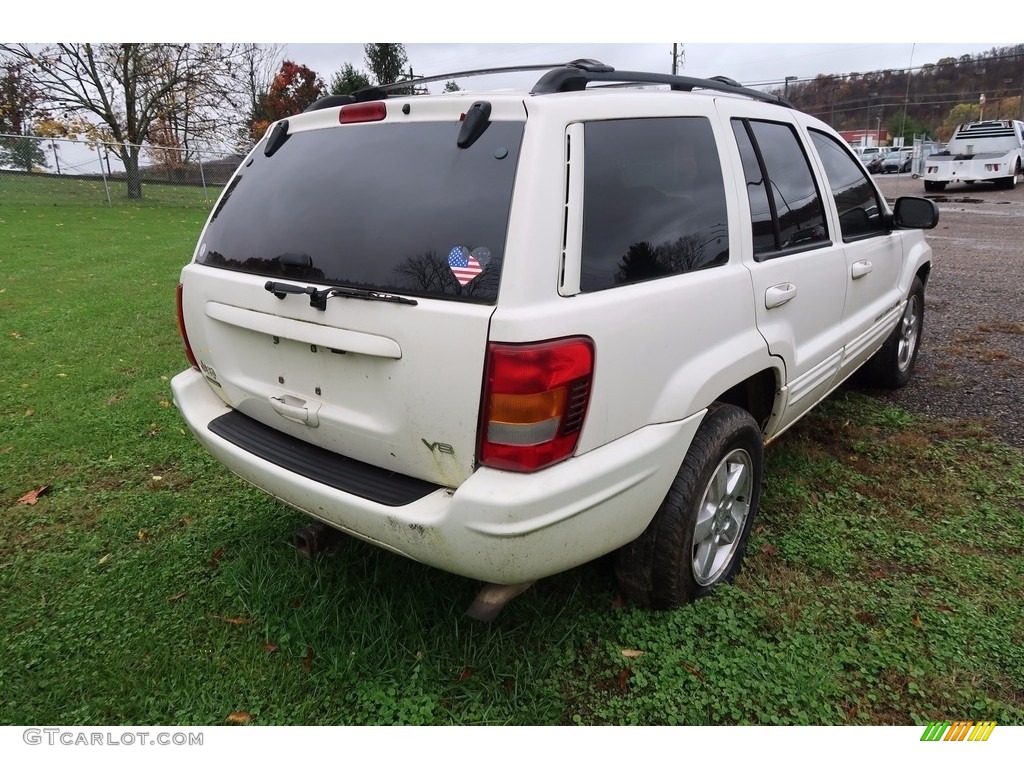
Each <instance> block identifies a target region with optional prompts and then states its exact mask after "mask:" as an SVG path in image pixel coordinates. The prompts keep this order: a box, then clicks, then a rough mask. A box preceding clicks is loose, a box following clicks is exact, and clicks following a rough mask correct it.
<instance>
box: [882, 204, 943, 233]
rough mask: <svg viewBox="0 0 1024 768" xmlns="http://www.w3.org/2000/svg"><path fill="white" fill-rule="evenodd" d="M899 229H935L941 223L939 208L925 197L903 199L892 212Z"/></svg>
mask: <svg viewBox="0 0 1024 768" xmlns="http://www.w3.org/2000/svg"><path fill="white" fill-rule="evenodd" d="M892 223H893V226H894V227H896V228H897V229H934V228H935V225H936V224H938V223H939V206H937V205H936V204H935V201H934V200H929V199H927V198H925V197H901V198H899V199H897V200H896V205H895V206H894V207H893V211H892Z"/></svg>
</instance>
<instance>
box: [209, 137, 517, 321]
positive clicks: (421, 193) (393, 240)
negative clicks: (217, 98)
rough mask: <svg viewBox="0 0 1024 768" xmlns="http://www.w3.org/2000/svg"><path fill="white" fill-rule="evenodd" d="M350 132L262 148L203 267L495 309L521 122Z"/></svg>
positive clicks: (219, 224)
mask: <svg viewBox="0 0 1024 768" xmlns="http://www.w3.org/2000/svg"><path fill="white" fill-rule="evenodd" d="M460 127H461V124H460V123H458V122H446V123H436V122H418V123H408V124H400V125H397V124H386V123H384V124H368V125H348V126H341V127H338V128H327V129H321V130H315V131H305V132H299V133H295V134H292V135H291V136H289V137H288V139H287V141H285V142H284V143H283V144H282V145H281V146H280V148H279V149H278V150H277V151H276V152H274V153H273V154H272V155H271V156H270V157H266V156H265V155H264V153H263V151H262V146H261V147H260V148H257V150H256V152H255V153H254V155H253V160H252V163H251V164H250V165H246V166H245V167H243V168H242V169H241V171H240V172H239V174H238V176H237V177H236V178H235V180H234V181H233V182H232V185H231V187H230V188H229V189H228V191H227V193H226V194H225V195H224V197H223V198H222V200H221V203H220V204H219V205H218V207H217V209H216V210H215V211H214V214H213V216H212V218H211V221H210V225H209V227H208V228H207V231H206V236H205V238H204V241H203V242H202V243H201V244H200V252H199V257H198V261H199V262H200V263H203V264H207V265H210V266H214V267H221V268H224V269H232V270H238V271H242V272H250V273H254V274H258V275H266V276H268V277H279V278H286V279H292V280H297V281H308V282H314V283H322V284H328V285H338V286H351V287H358V288H368V289H371V290H380V291H389V292H395V293H406V294H412V295H417V296H433V297H445V298H452V299H459V300H464V301H472V302H478V303H493V302H494V301H495V300H496V298H497V294H498V282H499V277H500V274H501V264H502V259H503V257H504V249H505V235H506V230H507V228H508V215H509V205H510V201H511V198H512V185H513V181H514V179H515V172H516V165H517V163H518V158H519V147H520V143H521V140H522V135H523V123H522V122H494V123H492V124H491V125H490V126H489V127H488V128H487V130H486V131H485V132H484V134H483V135H482V136H481V137H480V138H479V139H478V140H477V141H476V142H475V143H474V144H473V145H472V146H471V147H468V148H467V149H459V148H458V147H457V146H456V143H455V142H456V139H457V137H458V134H459V128H460Z"/></svg>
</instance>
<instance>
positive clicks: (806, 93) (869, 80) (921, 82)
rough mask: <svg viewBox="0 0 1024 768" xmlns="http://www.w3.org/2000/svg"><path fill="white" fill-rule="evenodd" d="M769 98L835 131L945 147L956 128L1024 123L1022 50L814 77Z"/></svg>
mask: <svg viewBox="0 0 1024 768" xmlns="http://www.w3.org/2000/svg"><path fill="white" fill-rule="evenodd" d="M775 93H777V94H778V95H780V96H785V97H786V98H788V99H789V101H790V102H792V103H793V105H794V106H796V107H797V108H798V109H801V110H803V111H804V112H807V113H809V114H812V115H814V116H815V117H817V118H819V119H822V120H824V121H825V122H827V123H829V124H830V125H832V127H833V128H836V129H837V130H841V131H842V130H868V131H874V130H876V129H877V128H879V127H880V128H882V129H885V130H887V131H888V133H889V136H890V137H897V136H902V137H904V139H905V140H906V141H907V142H910V141H912V140H913V138H914V136H915V135H917V136H927V137H929V138H931V139H934V140H936V141H947V140H948V139H949V137H950V135H951V134H952V133H953V130H954V129H955V128H956V126H957V125H959V124H960V123H964V122H971V121H976V120H979V119H982V118H984V119H1004V120H1005V119H1018V120H1024V104H1022V96H1024V45H1022V44H1016V45H1011V46H1004V47H997V48H992V49H991V50H989V51H986V52H984V53H977V54H964V55H963V56H960V57H959V58H955V57H952V56H951V57H947V58H943V59H939V61H937V62H935V63H933V64H932V63H929V64H923V65H921V66H919V67H914V68H912V69H905V70H898V69H897V70H893V69H885V70H879V71H876V72H865V73H858V72H851V73H849V74H842V75H835V74H832V75H827V74H819V75H817V76H815V77H814V78H811V79H808V80H797V81H796V82H789V83H786V86H785V87H784V88H778V89H775ZM983 94H984V96H985V100H984V105H982V102H981V96H982V95H983Z"/></svg>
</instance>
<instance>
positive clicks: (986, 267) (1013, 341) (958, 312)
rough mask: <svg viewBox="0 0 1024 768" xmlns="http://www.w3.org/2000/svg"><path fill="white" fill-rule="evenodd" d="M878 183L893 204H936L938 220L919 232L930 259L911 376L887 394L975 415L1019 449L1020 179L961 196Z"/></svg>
mask: <svg viewBox="0 0 1024 768" xmlns="http://www.w3.org/2000/svg"><path fill="white" fill-rule="evenodd" d="M876 180H877V181H878V185H879V187H880V188H881V189H882V191H883V193H885V195H886V197H887V198H888V199H889V200H895V199H896V197H899V196H904V195H916V196H925V197H930V198H931V199H932V200H934V201H935V202H936V203H938V205H939V225H938V227H936V228H935V229H934V230H931V231H930V232H926V233H925V237H926V239H927V240H928V242H929V244H930V245H931V247H932V251H933V256H934V263H933V266H932V272H931V276H930V278H929V280H928V285H927V287H926V291H925V318H924V338H923V340H922V344H921V350H920V353H919V356H918V359H917V368H916V370H915V376H914V379H913V380H912V381H911V382H910V384H909V385H908V386H907V387H906V388H904V389H902V390H899V391H897V392H892V393H885V394H884V395H883V396H884V397H887V398H889V399H890V400H891V401H892V402H894V403H896V404H897V405H899V406H901V407H903V408H906V409H907V410H909V411H916V412H919V413H924V414H927V415H930V416H938V417H947V418H948V417H956V418H958V419H961V420H978V421H979V422H981V423H982V424H984V425H985V427H986V428H988V429H990V430H991V432H992V433H993V434H995V435H997V436H998V437H1000V438H1001V439H1002V440H1004V441H1006V442H1008V443H1010V444H1011V445H1015V446H1017V447H1020V448H1024V407H1022V406H1021V403H1022V402H1024V258H1022V256H1021V245H1020V243H1021V238H1020V233H1021V232H1024V185H1018V186H1017V188H1016V189H1011V190H997V189H994V188H989V187H984V188H980V187H979V188H978V189H976V190H973V191H972V193H971V195H970V196H969V197H965V196H957V195H925V194H924V184H923V182H922V181H921V180H920V179H912V178H910V177H909V176H908V177H901V178H899V179H892V178H876ZM960 436H962V435H960Z"/></svg>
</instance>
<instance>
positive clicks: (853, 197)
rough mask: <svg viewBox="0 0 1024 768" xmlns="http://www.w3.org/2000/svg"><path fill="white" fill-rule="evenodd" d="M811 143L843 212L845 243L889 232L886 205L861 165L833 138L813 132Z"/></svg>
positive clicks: (838, 206)
mask: <svg viewBox="0 0 1024 768" xmlns="http://www.w3.org/2000/svg"><path fill="white" fill-rule="evenodd" d="M811 141H812V142H814V148H815V149H817V150H818V156H819V157H820V158H821V162H822V164H823V165H824V166H825V176H826V177H827V178H828V183H829V186H830V187H831V188H832V197H833V198H834V199H835V201H836V208H837V209H838V211H839V227H840V229H841V230H842V233H843V239H844V240H855V239H859V238H861V237H865V236H867V235H877V234H882V233H884V232H888V231H889V230H888V229H887V227H886V225H885V216H884V213H885V211H884V209H883V207H882V201H881V200H879V198H878V192H877V191H876V190H875V185H874V184H872V183H871V180H870V179H868V177H867V175H866V174H865V173H864V168H863V167H862V166H861V164H860V163H858V162H857V161H856V160H854V159H853V158H852V157H851V156H850V153H849V152H848V151H847V150H845V149H843V147H841V146H840V145H839V142H837V141H836V140H835V139H834V138H832V137H831V136H827V135H825V134H824V133H821V132H819V131H811ZM897 156H898V155H897V154H894V155H892V157H897Z"/></svg>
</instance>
